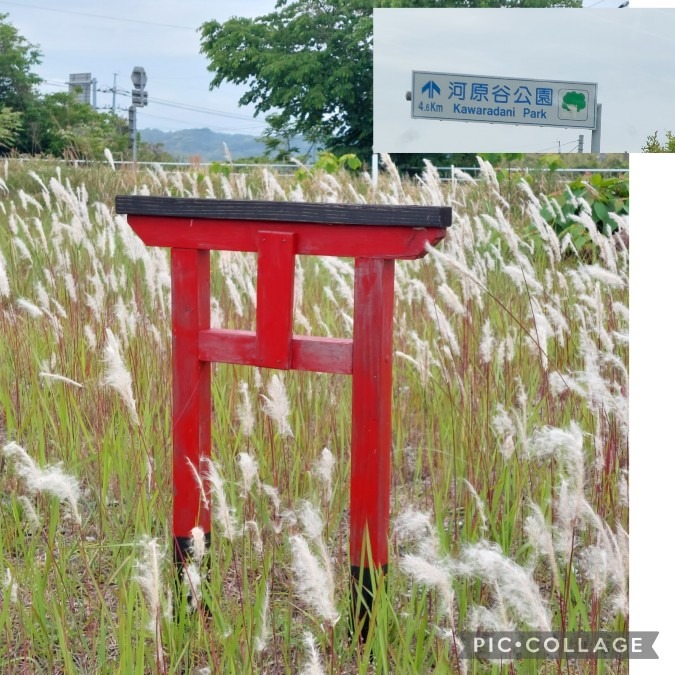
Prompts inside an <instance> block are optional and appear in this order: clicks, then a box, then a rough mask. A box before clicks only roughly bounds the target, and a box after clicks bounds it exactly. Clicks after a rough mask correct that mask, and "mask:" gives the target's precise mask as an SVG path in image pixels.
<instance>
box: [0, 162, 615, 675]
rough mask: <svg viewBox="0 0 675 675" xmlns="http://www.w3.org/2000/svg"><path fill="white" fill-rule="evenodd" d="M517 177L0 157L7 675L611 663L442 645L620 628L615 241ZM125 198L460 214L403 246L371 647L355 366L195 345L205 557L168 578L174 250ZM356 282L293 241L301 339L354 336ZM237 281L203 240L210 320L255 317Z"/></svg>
mask: <svg viewBox="0 0 675 675" xmlns="http://www.w3.org/2000/svg"><path fill="white" fill-rule="evenodd" d="M554 187H555V189H557V190H564V183H558V184H556V185H555V186H554ZM546 188H547V190H548V191H549V192H551V191H552V188H551V185H547V186H546ZM538 190H539V188H538V187H537V186H536V185H535V186H533V188H532V189H530V188H526V187H525V184H522V185H521V186H520V187H516V188H514V187H513V186H510V187H509V193H508V196H509V199H510V203H507V202H506V200H505V198H504V196H503V195H502V194H501V193H500V186H499V183H498V181H497V180H496V178H495V175H494V172H493V171H492V169H491V167H490V166H489V165H485V166H484V167H483V173H482V176H481V178H480V180H479V181H478V182H473V181H472V180H470V179H468V178H467V179H464V180H459V181H458V182H454V183H441V182H440V181H439V180H438V179H437V177H436V176H435V175H434V173H433V170H430V171H429V172H428V173H426V174H425V175H424V176H423V178H422V179H418V180H416V181H412V182H411V181H402V180H401V179H399V178H398V176H397V175H396V173H395V172H394V171H392V170H391V169H390V170H389V171H388V172H386V173H383V174H381V176H380V182H379V184H378V186H377V188H375V187H373V186H372V185H371V184H370V183H369V181H368V179H367V177H354V176H350V175H347V174H342V173H337V174H333V175H329V174H325V173H314V174H312V173H307V172H306V173H305V177H303V178H302V179H298V180H295V179H294V178H293V177H288V176H285V177H281V176H275V175H274V174H272V173H270V172H267V171H265V170H264V169H263V170H260V172H258V173H251V174H241V175H237V174H230V175H227V173H220V174H217V175H209V173H208V171H207V170H206V169H201V168H200V167H194V168H193V169H191V170H189V171H182V172H170V173H167V172H165V171H164V170H162V169H161V168H160V167H156V168H153V169H151V170H143V171H140V172H139V173H138V174H134V173H133V172H131V171H129V172H120V171H117V172H116V171H114V170H113V169H112V168H111V167H107V166H106V167H97V168H83V169H77V170H75V169H72V168H69V167H67V166H65V165H64V166H58V167H54V166H53V165H52V166H50V167H45V166H43V165H40V164H38V163H33V164H31V163H28V164H18V163H14V162H12V163H11V164H10V163H7V162H5V163H4V165H3V164H2V163H0V448H2V451H1V452H0V575H1V579H2V583H1V585H0V593H1V595H0V598H1V600H0V634H1V635H2V638H1V639H0V672H3V673H4V672H7V673H14V672H16V673H43V672H49V673H62V672H65V673H81V672H82V673H98V672H104V673H105V672H119V673H144V672H169V673H174V672H176V673H178V672H192V673H208V672H211V673H235V672H236V673H240V672H241V673H248V672H260V673H297V672H303V673H321V672H326V673H370V672H373V673H388V672H391V673H428V672H435V673H446V672H447V673H454V672H459V671H467V672H476V673H479V672H480V673H482V672H488V673H498V672H505V673H516V672H517V673H521V672H522V673H540V672H546V673H549V672H550V673H554V672H559V673H560V672H563V673H572V672H584V673H586V672H588V673H595V672H599V673H614V672H627V665H626V664H625V663H624V664H622V663H617V662H600V663H597V664H596V663H592V662H579V663H576V664H574V663H571V662H570V663H566V662H555V661H550V662H541V661H523V662H507V663H499V662H487V661H483V662H479V661H461V660H459V659H458V656H457V650H458V648H459V646H460V645H459V642H458V636H457V632H459V631H462V630H469V629H475V628H479V627H482V628H485V629H488V630H513V629H532V630H536V629H541V630H545V629H554V630H600V629H603V630H625V629H627V625H628V600H627V587H628V552H627V549H628V544H627V540H628V536H627V533H626V530H627V522H628V504H627V494H628V491H627V481H628V428H627V427H628V415H627V408H628V402H627V401H628V377H627V364H628V309H627V305H628V283H627V281H628V251H627V250H626V248H625V245H624V244H623V243H622V241H623V240H618V239H611V238H608V237H605V236H603V235H600V234H598V233H597V231H596V228H595V225H594V223H593V221H592V220H591V219H590V217H589V216H588V215H587V214H586V213H585V211H584V204H583V203H580V205H579V206H580V216H579V218H580V222H583V223H584V224H586V225H587V226H588V230H589V233H590V234H591V235H592V238H593V239H594V242H595V243H594V244H593V246H592V247H591V250H590V252H589V251H585V252H582V254H581V255H577V254H576V252H575V251H574V250H573V248H572V247H570V246H568V245H567V244H568V242H566V241H563V242H562V245H561V242H560V241H559V240H558V238H557V237H556V235H555V234H554V233H553V232H552V230H551V229H550V228H549V227H548V226H547V225H546V223H545V222H544V221H543V220H542V219H541V217H540V216H539V209H540V206H541V200H542V199H545V198H544V197H542V196H540V195H539V194H538ZM134 191H137V192H138V193H140V194H156V195H162V194H171V195H174V196H201V197H214V196H215V197H221V198H235V199H251V198H254V199H272V200H283V199H288V200H297V201H302V200H306V201H327V202H368V203H387V204H436V205H440V204H444V205H451V206H452V207H453V208H454V222H453V226H452V228H451V229H450V230H449V231H448V235H447V237H446V239H445V241H444V242H443V243H442V244H441V245H440V246H439V247H438V249H437V251H436V252H433V253H432V254H430V255H428V256H427V257H426V258H424V259H422V260H419V261H411V262H399V263H397V268H396V308H395V335H394V342H395V350H396V359H395V361H394V392H393V448H392V453H393V454H392V502H391V515H392V537H391V555H390V572H389V576H388V588H387V592H386V593H384V592H382V593H379V594H378V595H377V597H376V603H375V608H374V621H373V626H374V628H373V629H372V631H371V634H370V636H369V638H368V640H367V642H366V644H365V645H364V644H359V643H358V642H357V641H354V640H351V639H350V632H349V620H348V617H349V606H350V604H349V603H350V600H349V581H348V579H349V558H348V539H349V527H348V522H349V457H350V424H351V408H350V403H351V393H350V390H351V382H350V378H348V377H344V376H339V375H327V374H308V373H295V372H287V373H276V372H274V371H265V370H260V371H258V370H256V369H253V368H247V367H235V366H229V365H218V366H214V369H213V373H214V374H213V380H214V383H213V401H214V426H213V451H212V454H213V460H214V463H213V465H212V467H211V481H209V485H207V487H206V489H207V490H210V491H211V493H212V498H213V502H214V508H213V517H214V533H213V542H212V548H211V571H210V578H208V579H207V578H205V575H204V569H201V570H200V569H199V567H198V565H195V566H194V567H192V568H190V570H189V573H188V574H187V575H186V577H185V579H186V580H187V581H186V582H184V583H183V589H182V593H181V595H180V596H179V595H177V594H175V593H174V579H175V577H174V570H173V565H172V563H171V546H172V542H171V533H170V514H171V418H170V401H171V361H170V359H171V334H170V283H169V282H170V277H169V267H168V256H167V252H166V251H164V250H160V249H146V248H145V247H144V245H143V244H142V243H141V242H140V241H139V240H138V239H137V238H136V237H135V235H134V234H133V233H132V232H131V230H130V228H129V227H128V225H127V224H126V221H125V218H124V217H122V216H117V215H115V213H114V212H113V210H112V204H113V201H114V196H115V195H116V194H130V193H132V192H134ZM620 225H621V227H622V228H625V229H627V223H626V222H625V221H623V220H621V222H620ZM352 282H353V265H352V262H351V261H349V260H340V259H328V258H327V259H319V258H304V259H302V261H301V264H299V265H298V266H297V269H296V287H297V289H298V292H297V297H296V309H295V331H296V333H299V334H312V335H321V336H326V335H330V336H345V337H349V336H350V332H351V327H352V304H353V295H352ZM254 301H255V257H254V256H253V255H252V254H241V253H227V252H214V253H213V254H212V310H211V320H212V326H214V327H221V326H222V327H230V328H241V329H253V327H254V321H255V304H254ZM199 551H200V535H199V532H197V533H195V553H196V557H197V558H198V557H199ZM202 577H204V578H202ZM188 591H190V592H189V593H188ZM188 595H189V596H190V598H188ZM195 596H200V597H201V598H202V599H203V602H202V604H201V605H200V607H203V606H204V603H207V604H208V605H209V607H210V608H211V614H210V615H206V614H205V613H204V612H203V611H202V610H201V609H199V610H198V611H192V610H191V608H190V600H191V599H192V598H194V597H195Z"/></svg>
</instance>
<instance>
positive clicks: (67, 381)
mask: <svg viewBox="0 0 675 675" xmlns="http://www.w3.org/2000/svg"><path fill="white" fill-rule="evenodd" d="M38 376H39V377H41V378H43V379H45V380H47V381H55V382H64V383H65V384H72V385H73V386H74V387H79V388H80V389H82V387H83V385H81V384H80V383H79V382H76V381H75V380H71V379H70V378H69V377H65V376H64V375H56V374H55V373H45V372H40V373H38Z"/></svg>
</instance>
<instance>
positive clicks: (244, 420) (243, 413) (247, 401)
mask: <svg viewBox="0 0 675 675" xmlns="http://www.w3.org/2000/svg"><path fill="white" fill-rule="evenodd" d="M239 393H240V394H241V402H240V403H239V405H238V406H237V419H238V420H239V424H240V427H241V433H242V434H244V436H246V437H248V436H250V435H251V434H252V433H253V426H254V424H255V418H254V417H253V408H252V406H251V397H250V396H249V393H248V383H247V382H240V383H239Z"/></svg>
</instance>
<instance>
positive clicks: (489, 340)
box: [478, 318, 495, 364]
mask: <svg viewBox="0 0 675 675" xmlns="http://www.w3.org/2000/svg"><path fill="white" fill-rule="evenodd" d="M494 346H495V336H494V334H493V332H492V328H491V327H490V319H489V318H488V319H486V320H485V323H484V324H483V336H482V337H481V341H480V346H479V348H478V353H479V354H480V360H481V363H485V364H489V363H490V361H491V360H492V352H493V350H494Z"/></svg>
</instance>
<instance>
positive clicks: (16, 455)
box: [2, 441, 82, 525]
mask: <svg viewBox="0 0 675 675" xmlns="http://www.w3.org/2000/svg"><path fill="white" fill-rule="evenodd" d="M2 452H3V454H4V455H5V457H7V458H8V459H11V460H13V462H14V469H15V471H16V473H17V474H18V475H19V476H20V477H21V478H23V480H24V481H25V483H26V487H27V488H28V491H29V492H30V493H31V494H35V493H37V492H44V493H46V494H50V495H53V496H54V497H57V498H58V499H59V501H61V502H66V503H67V504H68V506H69V507H70V511H71V513H72V516H73V518H74V519H75V522H76V523H77V524H78V525H81V524H82V518H81V516H80V511H79V509H78V507H77V501H78V499H79V498H80V486H79V485H78V482H77V479H76V478H75V477H74V476H70V475H69V474H66V473H64V471H63V469H62V468H61V465H60V464H53V465H51V466H46V467H44V468H40V467H39V466H38V465H37V464H36V463H35V461H34V460H33V458H32V457H31V456H30V455H29V454H28V453H27V452H26V451H25V450H24V449H23V448H22V447H21V446H20V445H19V444H18V443H15V442H14V441H11V442H10V443H8V444H7V445H5V446H4V447H3V449H2Z"/></svg>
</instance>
